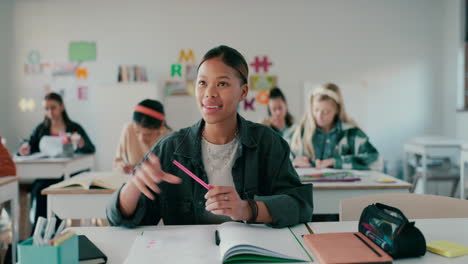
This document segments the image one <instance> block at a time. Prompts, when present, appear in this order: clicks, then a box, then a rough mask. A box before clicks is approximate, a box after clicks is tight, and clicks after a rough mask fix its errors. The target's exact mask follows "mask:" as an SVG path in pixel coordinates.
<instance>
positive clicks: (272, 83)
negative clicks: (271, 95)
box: [250, 75, 277, 91]
mask: <svg viewBox="0 0 468 264" xmlns="http://www.w3.org/2000/svg"><path fill="white" fill-rule="evenodd" d="M276 79H277V78H276V76H273V75H252V76H250V89H252V90H254V91H260V90H271V89H273V88H274V87H276Z"/></svg>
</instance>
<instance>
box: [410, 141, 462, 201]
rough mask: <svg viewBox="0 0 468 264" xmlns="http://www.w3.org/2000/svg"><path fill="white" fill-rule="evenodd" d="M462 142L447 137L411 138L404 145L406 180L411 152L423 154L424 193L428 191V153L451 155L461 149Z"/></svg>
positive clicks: (422, 181)
mask: <svg viewBox="0 0 468 264" xmlns="http://www.w3.org/2000/svg"><path fill="white" fill-rule="evenodd" d="M461 144H462V142H461V141H460V140H456V139H451V138H446V137H419V138H414V139H412V140H410V141H409V142H407V143H405V144H404V145H403V175H404V178H403V179H404V180H405V181H408V180H409V172H408V171H409V169H408V166H409V165H408V158H409V155H410V154H413V155H414V154H416V155H421V162H422V164H421V165H422V172H421V175H422V178H421V185H422V189H423V193H424V194H425V193H426V182H427V156H428V154H432V155H436V156H440V155H450V154H452V153H454V152H457V153H458V152H459V151H460V146H461ZM460 177H461V176H460Z"/></svg>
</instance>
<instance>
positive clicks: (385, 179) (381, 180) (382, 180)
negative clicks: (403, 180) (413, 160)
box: [377, 178, 396, 183]
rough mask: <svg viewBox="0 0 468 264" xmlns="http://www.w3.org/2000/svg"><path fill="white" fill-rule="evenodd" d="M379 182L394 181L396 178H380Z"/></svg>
mask: <svg viewBox="0 0 468 264" xmlns="http://www.w3.org/2000/svg"><path fill="white" fill-rule="evenodd" d="M377 182H380V183H394V182H396V181H395V180H394V179H392V178H382V179H378V180H377Z"/></svg>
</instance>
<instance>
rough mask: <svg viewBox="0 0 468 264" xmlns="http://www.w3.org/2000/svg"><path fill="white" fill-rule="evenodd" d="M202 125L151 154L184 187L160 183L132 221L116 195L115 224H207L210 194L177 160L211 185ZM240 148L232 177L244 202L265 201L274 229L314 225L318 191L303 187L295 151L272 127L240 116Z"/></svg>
mask: <svg viewBox="0 0 468 264" xmlns="http://www.w3.org/2000/svg"><path fill="white" fill-rule="evenodd" d="M204 124H205V123H204V121H203V120H201V121H199V122H198V123H197V124H195V125H194V126H192V127H189V128H184V129H181V130H179V131H177V132H174V133H172V134H169V135H168V136H166V137H165V138H163V139H162V140H160V141H159V142H158V143H157V144H156V145H155V146H154V147H153V148H152V150H151V152H153V153H154V154H155V155H156V156H158V157H159V158H160V160H161V166H162V169H163V170H164V171H165V172H167V173H171V174H174V175H176V176H178V177H180V178H181V179H182V180H183V182H182V183H181V184H169V183H166V182H163V183H160V184H159V187H160V188H161V193H160V194H159V195H156V199H155V200H150V199H148V198H146V196H144V195H143V194H142V195H141V196H140V198H139V201H138V205H137V209H136V211H135V213H134V214H133V215H132V216H130V217H124V216H122V214H121V213H120V210H119V208H120V205H119V198H118V197H119V193H120V190H121V189H119V190H118V191H116V192H115V193H114V196H113V199H112V200H111V202H110V203H109V205H108V207H107V210H106V214H107V219H108V220H109V223H110V224H111V225H123V226H127V227H135V226H140V225H156V224H157V223H158V222H159V220H160V219H161V218H162V219H163V220H164V223H165V224H166V225H189V224H204V223H203V222H202V221H201V215H202V214H203V212H204V211H205V202H206V199H205V198H204V195H205V194H206V189H204V188H203V187H202V186H201V185H200V184H198V183H197V182H195V181H194V180H193V179H191V178H190V177H189V176H187V175H186V174H185V173H184V172H182V171H181V170H180V169H179V168H177V167H176V166H175V165H173V164H172V161H173V160H174V159H175V160H177V161H179V162H180V163H181V164H183V165H184V166H185V167H187V168H188V169H189V170H190V171H192V172H193V173H194V174H195V175H197V176H198V177H200V178H201V179H202V180H203V181H205V182H207V181H208V178H207V175H206V172H205V169H204V166H203V162H202V156H201V131H202V129H203V126H204ZM238 126H239V136H240V144H239V146H238V149H237V152H236V155H235V158H234V159H235V161H234V165H233V168H232V177H233V181H234V185H235V187H236V190H237V192H238V193H239V195H240V197H241V199H249V198H250V199H254V200H256V201H263V202H264V203H265V204H266V206H267V208H268V210H269V212H270V214H271V216H272V218H273V222H272V223H271V224H270V225H271V226H273V227H285V226H290V225H295V224H298V223H304V222H308V221H310V220H311V217H312V210H313V203H312V186H311V185H303V184H301V182H300V180H299V177H298V175H297V173H296V171H295V169H294V168H293V166H292V163H291V161H290V159H289V152H290V150H289V146H288V144H287V143H286V141H284V140H283V138H281V136H280V135H278V134H277V133H275V132H274V131H273V130H271V129H270V128H268V127H266V126H263V125H260V124H257V123H253V122H250V121H247V120H245V119H244V118H242V117H241V116H239V115H238Z"/></svg>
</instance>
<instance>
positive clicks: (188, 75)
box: [185, 64, 197, 81]
mask: <svg viewBox="0 0 468 264" xmlns="http://www.w3.org/2000/svg"><path fill="white" fill-rule="evenodd" d="M196 79H197V65H195V64H187V65H185V80H187V81H195V80H196Z"/></svg>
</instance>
